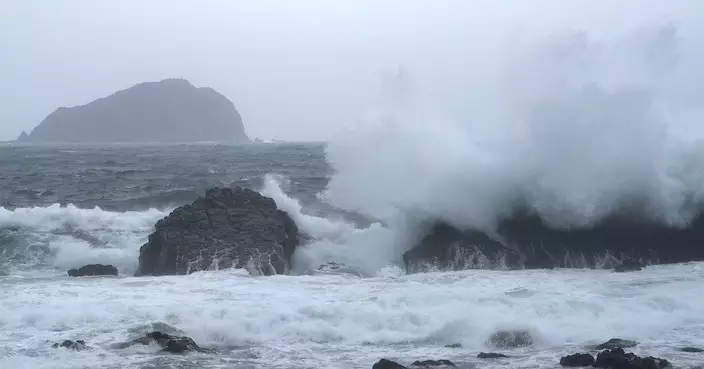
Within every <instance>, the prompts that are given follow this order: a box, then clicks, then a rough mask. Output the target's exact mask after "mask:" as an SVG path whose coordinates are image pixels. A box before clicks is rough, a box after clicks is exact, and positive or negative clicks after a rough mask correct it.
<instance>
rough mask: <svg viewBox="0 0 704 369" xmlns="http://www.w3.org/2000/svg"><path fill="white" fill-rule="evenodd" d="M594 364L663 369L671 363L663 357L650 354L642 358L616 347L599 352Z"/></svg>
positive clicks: (599, 366)
mask: <svg viewBox="0 0 704 369" xmlns="http://www.w3.org/2000/svg"><path fill="white" fill-rule="evenodd" d="M594 366H595V367H597V368H611V369H664V368H669V367H671V366H672V365H671V364H670V362H669V361H667V360H665V359H660V358H656V357H652V356H648V357H645V358H642V357H639V356H636V355H635V354H633V353H626V352H624V351H623V349H622V348H616V349H613V350H606V351H602V352H600V353H599V354H598V355H597V357H596V361H595V363H594Z"/></svg>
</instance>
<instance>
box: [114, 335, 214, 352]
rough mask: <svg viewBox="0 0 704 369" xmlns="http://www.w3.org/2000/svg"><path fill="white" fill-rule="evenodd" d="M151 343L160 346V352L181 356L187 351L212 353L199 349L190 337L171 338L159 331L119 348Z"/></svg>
mask: <svg viewBox="0 0 704 369" xmlns="http://www.w3.org/2000/svg"><path fill="white" fill-rule="evenodd" d="M151 343H156V344H157V345H159V346H161V348H162V351H166V352H171V353H174V354H181V353H184V352H187V351H196V352H204V353H212V352H213V351H212V350H208V349H204V348H202V347H199V346H198V345H197V344H196V343H195V341H193V339H192V338H190V337H185V336H184V337H179V336H172V335H168V334H164V333H161V332H159V331H155V332H149V333H147V334H146V335H145V336H144V337H140V338H137V339H135V340H132V341H130V342H127V343H124V344H121V345H119V346H115V347H119V348H127V347H129V346H134V345H149V344H151Z"/></svg>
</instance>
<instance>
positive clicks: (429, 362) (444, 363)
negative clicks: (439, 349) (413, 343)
mask: <svg viewBox="0 0 704 369" xmlns="http://www.w3.org/2000/svg"><path fill="white" fill-rule="evenodd" d="M411 365H413V366H420V367H423V368H428V367H433V366H453V367H454V366H456V365H455V363H453V362H452V361H450V360H423V361H419V360H416V361H414V362H413V364H411Z"/></svg>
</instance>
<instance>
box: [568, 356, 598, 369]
mask: <svg viewBox="0 0 704 369" xmlns="http://www.w3.org/2000/svg"><path fill="white" fill-rule="evenodd" d="M560 365H562V366H567V367H582V366H592V365H594V356H592V355H590V354H573V355H567V356H565V357H563V358H561V359H560Z"/></svg>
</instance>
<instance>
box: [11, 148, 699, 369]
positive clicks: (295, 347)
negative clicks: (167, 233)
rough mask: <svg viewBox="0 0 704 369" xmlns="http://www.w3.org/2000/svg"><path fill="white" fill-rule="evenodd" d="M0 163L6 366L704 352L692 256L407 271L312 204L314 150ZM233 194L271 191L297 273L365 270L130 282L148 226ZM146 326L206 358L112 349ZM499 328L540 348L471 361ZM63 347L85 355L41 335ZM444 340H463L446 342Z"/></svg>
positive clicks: (24, 154) (317, 154) (545, 361)
mask: <svg viewBox="0 0 704 369" xmlns="http://www.w3.org/2000/svg"><path fill="white" fill-rule="evenodd" d="M0 168H2V173H3V175H2V178H1V179H0V196H1V198H0V201H2V204H3V207H2V208H0V291H1V293H0V312H1V313H0V368H232V367H237V368H293V369H299V368H300V369H302V368H321V367H326V368H371V366H372V365H373V363H374V362H376V361H377V360H378V359H379V358H381V357H387V358H391V359H397V360H398V361H399V362H402V363H410V362H412V361H414V360H417V359H439V358H444V359H450V360H452V361H454V362H455V363H456V364H458V366H459V367H462V368H475V367H476V368H505V367H510V368H557V367H558V365H557V363H558V361H559V357H560V356H562V355H564V354H568V353H573V352H577V351H584V350H585V346H587V345H590V344H594V343H598V342H602V341H605V340H607V339H609V338H612V337H620V338H626V339H634V340H637V341H639V342H641V344H640V345H639V346H638V347H636V348H635V349H633V351H634V352H636V353H638V354H647V355H655V356H661V357H664V358H667V359H669V360H670V361H672V362H673V364H675V365H676V367H680V368H693V367H696V366H697V365H701V363H703V362H704V356H702V354H695V353H681V352H678V351H677V348H679V347H682V346H699V347H704V297H702V293H701V291H702V287H701V286H702V283H703V282H704V264H702V263H689V264H682V265H667V266H655V267H649V268H647V269H645V270H644V271H642V272H638V273H627V274H619V273H612V272H609V271H604V270H560V269H556V270H549V271H545V270H533V271H513V272H505V271H465V272H453V273H428V274H416V275H405V274H404V273H403V272H402V271H401V270H400V269H399V268H397V267H395V266H393V265H388V264H390V263H389V260H392V259H393V257H392V256H393V255H387V254H389V253H391V254H393V253H394V252H395V249H394V248H392V247H389V243H392V242H394V241H393V240H394V235H393V234H392V232H390V230H389V229H387V228H385V227H383V226H381V225H379V224H373V225H371V226H370V225H369V222H366V223H365V221H364V219H360V218H361V217H357V216H354V215H353V214H349V213H344V212H341V211H338V210H336V209H334V208H332V207H331V206H330V205H327V204H325V203H323V202H321V201H319V200H318V198H319V197H320V195H319V194H320V193H321V192H322V191H324V189H325V186H326V183H327V181H328V178H329V176H330V175H331V173H332V170H331V168H330V167H329V166H328V165H327V163H326V160H325V155H324V152H323V148H322V147H321V146H318V145H261V146H248V147H227V146H212V145H211V146H208V145H205V146H150V147H134V146H113V147H90V146H71V147H29V146H24V147H12V146H9V145H7V146H0ZM267 174H277V175H281V176H283V177H272V176H269V177H266V175H267ZM229 184H237V185H242V186H248V187H252V188H255V189H258V190H262V191H263V193H265V194H267V195H269V196H272V197H274V199H275V200H276V201H277V204H279V206H281V207H283V208H285V209H286V210H287V211H289V212H290V213H291V214H292V216H293V218H294V220H295V221H296V222H297V223H298V225H299V227H301V229H303V230H305V231H306V232H307V233H309V234H310V235H312V236H313V238H314V239H313V241H312V243H311V244H310V245H307V246H306V247H303V248H301V249H300V250H299V252H298V253H297V261H298V262H299V263H300V264H305V263H308V264H310V265H311V266H314V265H316V264H317V263H319V262H324V261H327V260H330V259H337V260H340V259H343V260H341V261H344V262H347V263H349V264H352V265H354V266H355V267H358V268H359V269H360V270H361V271H362V274H363V275H365V276H366V277H364V278H362V277H358V276H353V275H346V274H343V275H330V274H312V275H299V276H274V277H251V276H248V275H246V274H244V273H243V272H241V271H232V270H227V271H218V272H206V273H197V274H194V275H189V276H169V277H142V278H134V277H131V274H132V272H133V271H134V268H135V267H136V263H137V252H138V249H139V247H140V246H141V244H142V243H143V242H144V241H145V238H146V235H147V234H148V233H149V232H150V231H151V227H152V225H153V224H154V222H156V220H158V219H160V218H161V217H163V216H164V215H165V214H166V213H167V212H168V211H169V210H170V209H171V208H173V207H174V206H177V205H179V204H183V203H186V202H189V201H191V200H192V199H194V198H195V197H196V196H197V195H198V193H201V192H202V191H204V190H205V189H207V188H208V187H211V186H214V185H229ZM370 185H372V184H370ZM59 204H72V205H66V206H62V205H59ZM96 206H98V207H96ZM365 227H366V228H365ZM370 259H374V260H378V262H377V263H373V262H371V263H370V262H369V260H370ZM361 260H365V261H366V263H365V264H364V265H362V264H361V263H357V262H360V261H361ZM87 262H105V263H113V264H115V265H117V266H118V268H119V269H120V276H118V277H116V278H115V277H105V278H84V279H75V278H69V277H67V276H66V270H67V269H68V268H70V267H75V266H80V265H83V264H85V263H87ZM356 263H357V264H356ZM391 264H393V263H391ZM155 327H156V328H158V329H167V330H174V331H178V332H181V333H183V334H185V335H188V336H191V337H193V338H194V339H195V340H196V342H198V343H199V344H201V345H203V346H206V347H214V348H217V349H218V353H217V354H189V355H176V356H174V355H163V354H159V353H157V352H156V351H157V350H156V348H153V347H133V348H129V349H125V350H118V349H115V348H113V347H112V345H113V344H115V343H117V342H122V341H126V340H129V339H131V338H134V337H135V336H138V335H139V334H140V332H144V331H146V330H148V329H153V328H155ZM505 328H512V329H513V328H515V329H527V330H529V331H530V332H532V334H533V336H534V338H535V339H536V343H535V345H534V347H531V348H523V349H515V350H503V351H502V352H504V353H506V354H508V355H512V356H515V358H512V359H507V360H500V361H481V360H478V359H476V358H475V356H476V354H477V353H478V352H479V351H488V350H491V348H488V347H487V346H486V342H485V341H486V339H487V337H488V336H489V335H490V334H491V333H492V332H494V331H496V330H498V329H505ZM64 339H74V340H75V339H83V340H85V341H86V342H87V343H88V345H90V346H91V347H93V349H92V350H89V351H83V352H68V351H65V350H56V349H52V348H51V347H50V344H49V343H47V341H49V342H56V341H61V340H64ZM452 343H461V344H462V346H463V347H462V348H459V349H450V348H446V347H444V345H446V344H452ZM494 351H496V350H494Z"/></svg>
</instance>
